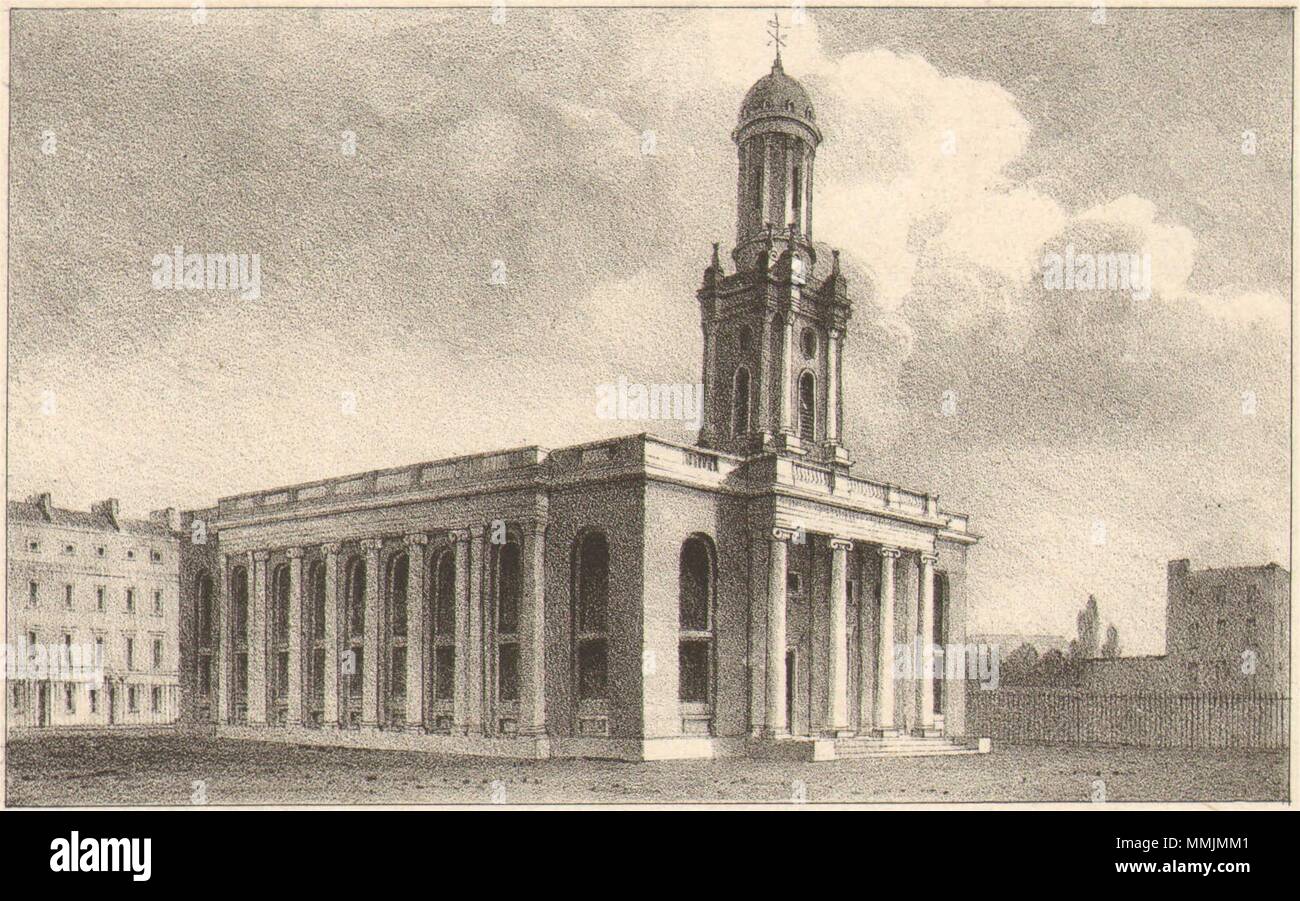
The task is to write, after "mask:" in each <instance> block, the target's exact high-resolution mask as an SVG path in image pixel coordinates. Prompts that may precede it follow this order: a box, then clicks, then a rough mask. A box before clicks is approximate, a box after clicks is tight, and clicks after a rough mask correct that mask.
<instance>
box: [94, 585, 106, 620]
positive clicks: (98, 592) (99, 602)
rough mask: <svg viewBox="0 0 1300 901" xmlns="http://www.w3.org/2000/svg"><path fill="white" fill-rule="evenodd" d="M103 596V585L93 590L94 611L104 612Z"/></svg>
mask: <svg viewBox="0 0 1300 901" xmlns="http://www.w3.org/2000/svg"><path fill="white" fill-rule="evenodd" d="M104 595H105V591H104V586H103V585H100V586H99V587H98V588H96V589H95V609H96V610H98V611H99V612H100V613H103V612H104Z"/></svg>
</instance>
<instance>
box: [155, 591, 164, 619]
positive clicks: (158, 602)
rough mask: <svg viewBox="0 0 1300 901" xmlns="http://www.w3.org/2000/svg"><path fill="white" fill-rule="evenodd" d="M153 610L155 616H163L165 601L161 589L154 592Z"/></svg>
mask: <svg viewBox="0 0 1300 901" xmlns="http://www.w3.org/2000/svg"><path fill="white" fill-rule="evenodd" d="M153 612H154V615H155V616H162V612H163V603H162V592H161V591H155V592H154V593H153Z"/></svg>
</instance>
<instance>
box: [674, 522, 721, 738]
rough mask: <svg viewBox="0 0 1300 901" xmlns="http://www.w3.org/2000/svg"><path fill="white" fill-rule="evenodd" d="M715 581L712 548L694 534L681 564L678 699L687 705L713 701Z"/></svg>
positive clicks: (688, 541)
mask: <svg viewBox="0 0 1300 901" xmlns="http://www.w3.org/2000/svg"><path fill="white" fill-rule="evenodd" d="M713 582H714V579H713V551H712V548H711V546H710V545H709V542H708V540H707V539H706V538H704V537H703V536H700V535H692V536H691V537H690V538H688V539H686V542H685V543H684V544H683V545H682V553H681V558H680V560H679V561H678V589H677V591H678V594H677V611H678V612H677V618H678V633H679V634H678V698H679V699H680V700H681V702H682V703H683V704H688V705H709V704H711V703H712V701H713V690H712V683H713V596H714V587H713ZM698 712H704V711H702V710H701V711H698Z"/></svg>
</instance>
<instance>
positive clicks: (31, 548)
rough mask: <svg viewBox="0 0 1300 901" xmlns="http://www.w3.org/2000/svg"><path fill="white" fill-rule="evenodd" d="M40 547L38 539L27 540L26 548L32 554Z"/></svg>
mask: <svg viewBox="0 0 1300 901" xmlns="http://www.w3.org/2000/svg"><path fill="white" fill-rule="evenodd" d="M40 549H41V543H40V542H39V541H35V540H33V541H29V542H27V550H29V551H31V552H32V553H33V554H34V553H36V552H37V551H39V550H40Z"/></svg>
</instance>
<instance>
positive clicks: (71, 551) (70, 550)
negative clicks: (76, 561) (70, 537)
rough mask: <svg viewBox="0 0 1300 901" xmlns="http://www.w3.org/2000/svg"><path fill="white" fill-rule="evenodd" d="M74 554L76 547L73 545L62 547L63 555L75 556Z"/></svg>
mask: <svg viewBox="0 0 1300 901" xmlns="http://www.w3.org/2000/svg"><path fill="white" fill-rule="evenodd" d="M76 552H77V546H76V545H75V544H65V545H64V546H63V553H65V554H75V553H76Z"/></svg>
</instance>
